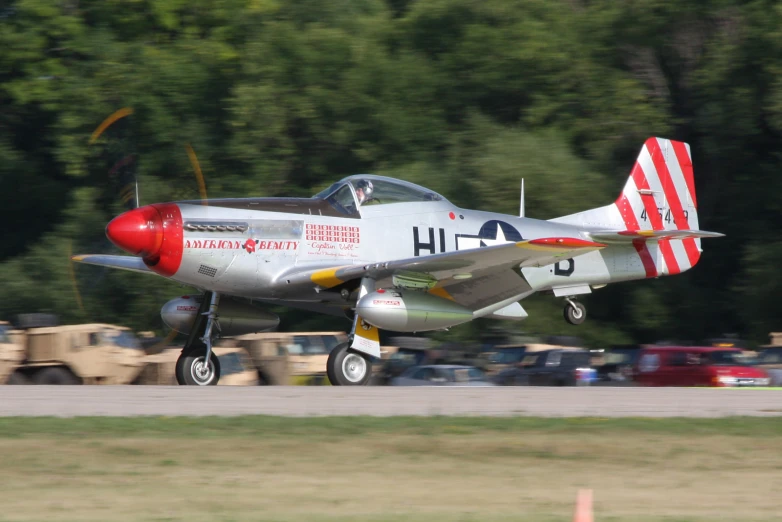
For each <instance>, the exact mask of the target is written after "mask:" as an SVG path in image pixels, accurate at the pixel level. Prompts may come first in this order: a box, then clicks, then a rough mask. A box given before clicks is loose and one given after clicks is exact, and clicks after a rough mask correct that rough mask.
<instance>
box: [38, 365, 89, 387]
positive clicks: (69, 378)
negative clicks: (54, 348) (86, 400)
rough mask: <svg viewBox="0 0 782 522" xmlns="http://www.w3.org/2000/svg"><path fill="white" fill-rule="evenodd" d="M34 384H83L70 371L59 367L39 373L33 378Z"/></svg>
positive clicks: (52, 367)
mask: <svg viewBox="0 0 782 522" xmlns="http://www.w3.org/2000/svg"><path fill="white" fill-rule="evenodd" d="M33 382H34V383H35V384H45V385H71V384H81V383H80V382H79V379H78V377H76V376H75V375H73V374H72V373H71V372H70V370H67V369H65V368H62V367H59V366H51V367H49V368H44V369H42V370H40V371H38V372H37V373H36V374H35V376H34V377H33Z"/></svg>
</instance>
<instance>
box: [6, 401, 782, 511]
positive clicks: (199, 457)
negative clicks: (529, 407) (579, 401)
mask: <svg viewBox="0 0 782 522" xmlns="http://www.w3.org/2000/svg"><path fill="white" fill-rule="evenodd" d="M780 434H782V418H731V419H659V420H658V419H597V418H588V419H572V418H568V419H542V418H540V419H539V418H508V419H502V418H453V417H442V418H429V417H411V418H404V417H393V418H368V417H365V418H362V417H350V418H337V417H327V418H306V419H291V418H279V417H265V416H252V417H234V418H218V417H206V418H187V417H173V418H160V417H142V418H76V419H59V418H4V419H0V457H2V472H0V502H1V503H2V505H3V511H2V515H0V519H2V520H14V521H16V520H19V521H32V520H47V521H66V520H67V521H70V520H74V521H76V520H79V521H92V520H95V521H97V520H101V521H104V520H105V521H127V520H150V521H151V520H161V521H162V520H171V521H173V520H188V521H199V520H210V521H214V520H226V521H245V520H247V521H249V520H256V521H257V520H283V521H288V520H290V521H294V520H296V521H299V520H302V521H304V520H306V521H316V522H317V521H324V522H325V521H337V520H339V521H359V520H362V521H363V520H366V521H389V522H390V521H397V520H400V521H401V520H405V521H414V522H415V521H419V520H420V521H427V522H438V521H460V522H464V521H471V520H475V521H493V520H496V521H506V520H507V521H509V520H519V521H523V520H543V521H566V520H571V518H572V509H573V502H574V499H575V495H576V491H577V490H578V489H579V488H592V489H594V492H595V493H594V497H595V514H596V520H612V521H625V520H627V521H630V520H633V521H661V520H668V521H673V520H678V521H685V520H687V521H689V520H691V521H701V520H704V521H705V520H710V521H711V520H715V519H717V520H750V521H766V520H769V521H770V520H776V519H777V518H778V513H779V512H780V506H782V496H780V495H779V494H778V492H779V491H782V436H781V435H780Z"/></svg>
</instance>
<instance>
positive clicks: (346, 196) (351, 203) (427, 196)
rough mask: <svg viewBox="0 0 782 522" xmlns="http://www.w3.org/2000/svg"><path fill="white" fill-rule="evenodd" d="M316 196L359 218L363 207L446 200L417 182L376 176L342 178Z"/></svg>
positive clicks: (315, 196)
mask: <svg viewBox="0 0 782 522" xmlns="http://www.w3.org/2000/svg"><path fill="white" fill-rule="evenodd" d="M313 197H314V198H319V199H325V200H326V201H328V202H329V203H330V204H331V205H332V206H333V207H334V208H336V209H337V210H338V211H340V212H341V213H343V214H345V215H357V214H358V208H359V207H360V206H362V205H387V204H390V203H415V202H426V201H446V199H445V198H444V197H443V196H441V195H440V194H438V193H436V192H433V191H431V190H429V189H427V188H424V187H421V186H420V185H416V184H415V183H410V182H408V181H402V180H400V179H394V178H388V177H385V176H376V175H374V174H357V175H354V176H349V177H347V178H344V179H341V180H340V181H338V182H336V183H334V184H333V185H331V186H330V187H329V188H327V189H326V190H323V191H321V192H318V193H317V194H315V195H314V196H313Z"/></svg>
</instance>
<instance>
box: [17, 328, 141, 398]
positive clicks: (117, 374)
mask: <svg viewBox="0 0 782 522" xmlns="http://www.w3.org/2000/svg"><path fill="white" fill-rule="evenodd" d="M10 333H11V335H12V336H13V337H14V338H15V340H16V342H17V343H18V345H19V346H21V350H22V352H23V355H22V360H20V361H19V363H18V365H17V366H16V368H15V369H14V371H13V373H11V375H10V376H9V378H8V381H6V382H9V384H28V383H31V384H129V383H131V382H132V381H133V380H134V379H135V378H136V377H137V376H138V374H139V373H140V372H141V370H142V369H143V367H144V364H145V362H144V359H145V358H146V354H145V353H144V351H143V349H142V348H141V344H140V343H139V341H138V339H137V338H136V336H135V335H134V334H133V332H132V331H131V330H130V329H128V328H125V327H121V326H115V325H111V324H79V325H64V326H49V327H41V328H26V329H24V328H22V329H18V330H13V331H11V332H10Z"/></svg>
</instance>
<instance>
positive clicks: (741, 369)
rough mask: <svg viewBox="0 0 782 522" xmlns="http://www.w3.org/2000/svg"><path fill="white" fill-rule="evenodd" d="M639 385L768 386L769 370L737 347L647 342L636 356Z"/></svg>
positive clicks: (635, 368) (636, 380)
mask: <svg viewBox="0 0 782 522" xmlns="http://www.w3.org/2000/svg"><path fill="white" fill-rule="evenodd" d="M633 375H634V380H635V382H636V383H638V384H639V385H640V386H768V384H769V382H770V379H769V375H768V373H766V372H765V371H763V370H761V369H760V368H757V367H755V366H753V365H752V364H751V362H750V361H749V360H748V359H746V358H745V357H744V356H743V355H742V352H741V350H739V349H738V348H722V347H701V346H646V347H644V348H642V349H641V353H640V354H639V355H638V358H637V359H636V363H635V367H634V369H633Z"/></svg>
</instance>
